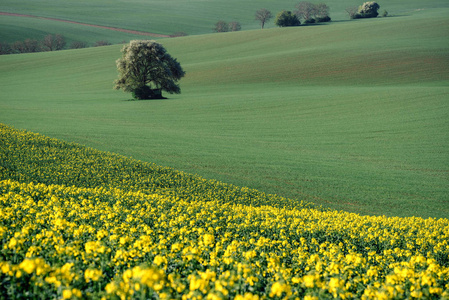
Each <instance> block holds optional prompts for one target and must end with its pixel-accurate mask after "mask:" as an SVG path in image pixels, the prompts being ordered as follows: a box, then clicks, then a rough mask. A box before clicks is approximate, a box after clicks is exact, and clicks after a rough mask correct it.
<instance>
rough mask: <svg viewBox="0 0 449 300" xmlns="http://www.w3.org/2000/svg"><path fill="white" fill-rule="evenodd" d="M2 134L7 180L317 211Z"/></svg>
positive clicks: (20, 134) (72, 146)
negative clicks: (123, 190)
mask: <svg viewBox="0 0 449 300" xmlns="http://www.w3.org/2000/svg"><path fill="white" fill-rule="evenodd" d="M0 132H1V136H0V142H1V143H0V147H1V148H0V157H1V163H0V171H1V172H0V179H2V180H4V179H12V180H17V181H19V182H38V183H43V184H59V185H66V186H77V187H80V188H96V187H108V188H121V189H125V190H129V191H140V192H145V193H147V194H153V193H157V194H159V195H170V196H174V197H179V198H182V199H184V200H186V201H198V200H199V199H202V200H204V201H207V200H208V199H214V200H218V201H221V202H222V203H234V204H245V205H252V206H261V205H271V206H274V207H280V208H287V209H292V208H295V207H296V208H302V207H315V208H317V207H318V206H316V205H314V204H312V203H308V202H304V201H300V200H292V199H286V198H283V197H279V196H276V195H268V194H265V193H262V192H259V191H257V190H254V189H249V188H245V187H237V186H234V185H231V184H226V183H222V182H218V181H216V180H207V179H204V178H202V177H200V176H198V175H192V174H188V173H184V172H180V171H177V170H174V169H172V168H168V167H161V166H157V165H155V164H151V163H146V162H142V161H138V160H134V159H130V158H126V157H124V156H120V155H117V154H114V153H108V152H102V151H98V150H95V149H92V148H88V147H84V146H81V145H79V144H76V143H66V142H64V141H61V140H57V139H53V138H49V137H45V136H42V135H39V134H36V133H31V132H27V131H21V130H16V129H13V128H11V127H8V126H5V125H3V124H0Z"/></svg>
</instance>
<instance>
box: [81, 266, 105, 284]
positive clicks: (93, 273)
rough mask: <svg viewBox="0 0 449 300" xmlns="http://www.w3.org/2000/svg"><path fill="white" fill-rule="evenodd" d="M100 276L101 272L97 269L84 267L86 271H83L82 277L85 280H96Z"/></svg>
mask: <svg viewBox="0 0 449 300" xmlns="http://www.w3.org/2000/svg"><path fill="white" fill-rule="evenodd" d="M101 276H103V272H102V271H101V270H98V269H86V271H84V278H85V280H86V282H90V281H91V280H92V281H98V280H100V277H101Z"/></svg>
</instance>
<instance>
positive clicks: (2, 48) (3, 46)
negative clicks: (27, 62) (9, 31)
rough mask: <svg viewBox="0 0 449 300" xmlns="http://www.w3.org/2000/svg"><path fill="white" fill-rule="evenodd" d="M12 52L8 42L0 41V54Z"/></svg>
mask: <svg viewBox="0 0 449 300" xmlns="http://www.w3.org/2000/svg"><path fill="white" fill-rule="evenodd" d="M10 53H12V50H11V46H10V45H9V44H8V43H2V42H0V55H2V54H10Z"/></svg>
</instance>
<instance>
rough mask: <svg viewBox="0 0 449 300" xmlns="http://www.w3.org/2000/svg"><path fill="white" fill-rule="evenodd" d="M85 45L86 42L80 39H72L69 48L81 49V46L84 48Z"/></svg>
mask: <svg viewBox="0 0 449 300" xmlns="http://www.w3.org/2000/svg"><path fill="white" fill-rule="evenodd" d="M86 47H87V43H86V42H81V41H74V42H72V43H71V44H70V49H81V48H86Z"/></svg>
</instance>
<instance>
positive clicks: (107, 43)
mask: <svg viewBox="0 0 449 300" xmlns="http://www.w3.org/2000/svg"><path fill="white" fill-rule="evenodd" d="M109 45H111V43H109V42H108V41H103V40H102V41H96V42H95V44H94V47H101V46H109Z"/></svg>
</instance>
